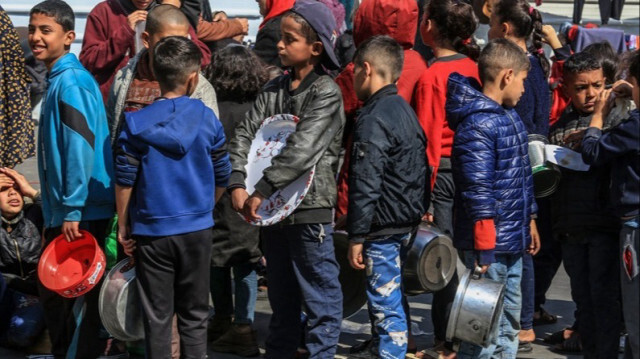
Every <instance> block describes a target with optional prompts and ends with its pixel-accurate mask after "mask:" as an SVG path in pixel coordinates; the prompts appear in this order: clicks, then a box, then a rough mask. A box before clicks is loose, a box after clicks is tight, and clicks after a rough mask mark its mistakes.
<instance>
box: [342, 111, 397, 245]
mask: <svg viewBox="0 0 640 359" xmlns="http://www.w3.org/2000/svg"><path fill="white" fill-rule="evenodd" d="M390 138H393V133H392V131H391V130H390V129H388V128H386V127H385V125H384V123H382V122H381V121H379V120H378V119H377V118H376V117H374V116H368V117H362V118H359V119H358V122H357V123H356V128H355V132H354V143H353V149H352V151H351V164H350V168H349V210H348V212H347V213H348V215H347V232H349V237H359V236H363V235H365V234H367V233H369V232H370V230H371V223H372V222H373V215H374V213H375V210H376V206H377V204H378V199H379V198H380V195H381V187H382V181H383V177H384V172H385V168H386V167H387V163H388V161H389V158H388V155H387V154H388V153H389V150H390V148H391V147H392V145H391V141H390Z"/></svg>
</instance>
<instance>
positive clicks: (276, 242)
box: [261, 223, 342, 359]
mask: <svg viewBox="0 0 640 359" xmlns="http://www.w3.org/2000/svg"><path fill="white" fill-rule="evenodd" d="M261 235H262V240H263V244H264V255H265V257H266V259H267V280H268V282H269V290H268V291H267V294H268V296H269V303H270V304H271V309H272V310H273V314H272V315H271V322H270V323H269V335H268V337H267V341H266V354H265V358H268V359H282V358H293V357H294V355H295V352H296V349H297V347H298V344H299V342H300V336H301V328H300V312H301V310H302V305H303V304H304V306H305V308H306V313H307V316H308V319H307V338H306V343H307V350H308V351H309V358H310V359H333V357H334V356H335V353H336V348H337V345H338V339H339V337H340V324H341V322H342V291H341V290H340V282H339V281H338V274H339V272H340V268H339V266H338V262H337V261H336V258H335V251H334V247H333V227H332V226H331V225H322V224H317V223H313V224H293V225H283V224H276V225H273V226H269V227H264V228H262V230H261Z"/></svg>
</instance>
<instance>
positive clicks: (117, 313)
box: [98, 259, 144, 342]
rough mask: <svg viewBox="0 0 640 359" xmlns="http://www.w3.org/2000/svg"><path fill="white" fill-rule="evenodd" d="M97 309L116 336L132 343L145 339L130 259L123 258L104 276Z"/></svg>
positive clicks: (134, 276) (106, 326)
mask: <svg viewBox="0 0 640 359" xmlns="http://www.w3.org/2000/svg"><path fill="white" fill-rule="evenodd" d="M98 309H99V311H100V319H102V323H103V324H104V327H105V329H107V331H108V332H109V334H111V335H113V337H115V338H116V339H119V340H122V341H127V342H131V341H136V340H140V339H143V338H144V326H143V322H142V308H140V303H139V299H138V288H137V287H136V270H135V267H134V265H133V262H132V261H131V260H130V259H125V260H123V261H120V262H119V263H118V264H116V265H115V266H114V267H113V268H112V269H111V271H109V274H107V275H106V276H105V279H104V283H103V284H102V288H101V289H100V297H99V300H98Z"/></svg>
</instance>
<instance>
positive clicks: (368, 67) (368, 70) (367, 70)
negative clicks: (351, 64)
mask: <svg viewBox="0 0 640 359" xmlns="http://www.w3.org/2000/svg"><path fill="white" fill-rule="evenodd" d="M362 68H363V69H364V73H365V74H366V75H367V77H371V74H372V73H373V69H372V68H371V64H370V63H368V62H367V61H365V62H363V64H362Z"/></svg>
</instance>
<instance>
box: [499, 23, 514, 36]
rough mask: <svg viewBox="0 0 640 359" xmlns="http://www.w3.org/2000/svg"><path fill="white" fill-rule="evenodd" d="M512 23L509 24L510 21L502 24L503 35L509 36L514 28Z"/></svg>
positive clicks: (501, 31)
mask: <svg viewBox="0 0 640 359" xmlns="http://www.w3.org/2000/svg"><path fill="white" fill-rule="evenodd" d="M512 27H513V26H511V24H509V23H508V22H503V23H502V24H500V33H501V34H502V37H507V35H509V33H510V32H511V30H512Z"/></svg>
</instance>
